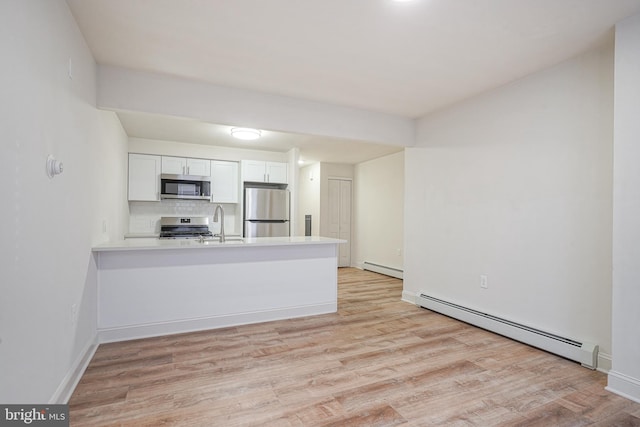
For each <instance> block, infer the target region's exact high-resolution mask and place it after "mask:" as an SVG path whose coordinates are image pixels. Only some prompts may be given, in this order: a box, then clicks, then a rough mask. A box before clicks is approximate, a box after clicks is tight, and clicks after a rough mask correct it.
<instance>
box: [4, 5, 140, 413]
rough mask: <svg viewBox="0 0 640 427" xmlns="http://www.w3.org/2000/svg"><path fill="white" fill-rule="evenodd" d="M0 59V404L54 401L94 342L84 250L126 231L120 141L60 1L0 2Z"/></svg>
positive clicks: (89, 263)
mask: <svg viewBox="0 0 640 427" xmlns="http://www.w3.org/2000/svg"><path fill="white" fill-rule="evenodd" d="M0 51H2V53H3V55H2V59H1V61H3V65H4V66H3V67H1V71H0V73H1V74H0V77H1V80H0V81H1V83H0V84H1V85H2V97H0V114H1V116H2V124H1V126H2V137H3V140H2V143H0V158H1V159H2V160H3V163H4V167H3V168H1V172H0V173H1V174H2V175H1V178H2V182H3V183H5V185H3V186H2V190H0V191H2V194H1V196H2V200H3V203H5V206H4V208H3V209H1V210H0V232H1V233H2V239H1V242H2V243H1V245H2V257H0V260H1V261H0V263H1V265H0V274H1V275H2V276H1V280H0V379H1V380H0V402H3V403H29V402H31V403H46V402H61V401H64V400H65V399H66V398H67V397H68V394H69V392H70V391H72V388H73V385H74V384H73V383H72V382H73V374H74V373H76V370H77V369H78V368H79V367H80V365H81V363H82V358H83V356H85V355H87V352H90V350H91V348H92V345H93V343H94V340H95V333H96V314H95V310H96V289H95V286H96V271H95V263H94V259H93V257H92V253H91V247H92V246H93V245H94V244H96V243H98V242H100V241H103V240H107V239H109V238H111V237H113V236H118V235H121V234H122V232H123V226H124V224H125V223H126V211H127V208H126V203H125V197H124V194H125V189H126V184H125V179H126V173H125V168H126V138H125V135H124V132H123V130H122V128H121V127H120V124H119V122H118V121H117V119H116V118H115V116H114V114H113V113H105V112H100V111H98V110H96V108H95V96H96V89H95V85H96V80H95V73H96V66H95V62H94V60H93V57H92V55H91V53H90V52H89V49H88V48H87V46H86V44H85V42H84V39H83V38H82V36H81V34H80V32H79V30H78V28H77V26H76V23H75V21H74V20H73V18H72V16H71V13H70V12H69V10H68V8H67V5H66V3H65V2H64V1H63V0H30V1H24V0H6V1H2V2H0ZM69 60H71V64H72V66H71V69H72V77H73V78H70V77H69ZM48 154H53V155H55V156H56V157H57V158H58V159H59V160H61V161H62V162H63V163H64V172H63V174H62V175H59V176H56V177H55V178H54V179H50V178H49V177H48V176H47V175H46V173H45V162H46V158H47V155H48ZM103 226H104V228H103ZM74 305H75V306H76V307H77V313H78V318H77V319H75V320H74V319H73V316H72V312H73V309H72V307H74Z"/></svg>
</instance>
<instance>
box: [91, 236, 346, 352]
mask: <svg viewBox="0 0 640 427" xmlns="http://www.w3.org/2000/svg"><path fill="white" fill-rule="evenodd" d="M341 242H343V241H342V240H338V239H329V238H323V237H259V238H253V239H244V240H237V241H233V240H232V241H227V242H225V243H219V242H218V241H214V240H208V241H204V242H201V241H198V240H180V239H178V240H158V239H130V240H123V241H118V242H111V243H105V244H102V245H99V246H96V247H94V248H93V253H94V256H95V258H96V265H97V269H98V291H97V300H98V334H99V339H100V341H101V342H112V341H124V340H129V339H135V338H143V337H150V336H158V335H166V334H172V333H181V332H189V331H195V330H202V329H212V328H219V327H227V326H234V325H240V324H247V323H257V322H264V321H269V320H277V319H286V318H294V317H301V316H309V315H316V314H325V313H332V312H335V311H336V310H337V247H338V244H339V243H341Z"/></svg>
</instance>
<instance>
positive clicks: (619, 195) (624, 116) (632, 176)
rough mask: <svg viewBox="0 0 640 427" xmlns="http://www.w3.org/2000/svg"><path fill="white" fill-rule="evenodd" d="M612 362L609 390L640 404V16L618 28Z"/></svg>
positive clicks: (615, 106) (615, 105)
mask: <svg viewBox="0 0 640 427" xmlns="http://www.w3.org/2000/svg"><path fill="white" fill-rule="evenodd" d="M615 82H616V84H615V104H614V111H615V125H614V157H613V161H614V181H613V306H612V310H613V319H612V335H613V336H612V344H613V350H612V354H613V364H612V370H611V371H610V372H609V381H608V387H607V388H608V390H611V391H613V392H615V393H618V394H621V395H623V396H626V397H629V398H631V399H633V400H635V401H636V402H640V329H639V328H638V326H640V167H639V166H638V161H639V160H640V15H636V16H634V17H631V18H628V19H627V20H625V21H623V22H621V23H619V24H618V25H617V26H616V49H615Z"/></svg>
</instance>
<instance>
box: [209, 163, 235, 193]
mask: <svg viewBox="0 0 640 427" xmlns="http://www.w3.org/2000/svg"><path fill="white" fill-rule="evenodd" d="M238 183H239V176H238V162H224V161H221V160H212V161H211V201H212V202H214V203H238V188H239V186H238Z"/></svg>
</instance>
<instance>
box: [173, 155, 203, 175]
mask: <svg viewBox="0 0 640 427" xmlns="http://www.w3.org/2000/svg"><path fill="white" fill-rule="evenodd" d="M162 173H170V174H174V175H198V176H211V161H210V160H205V159H190V158H185V157H168V156H162Z"/></svg>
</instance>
